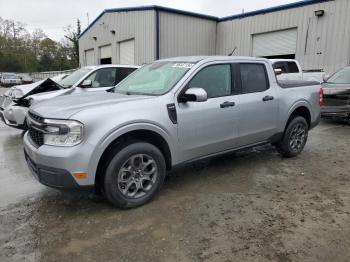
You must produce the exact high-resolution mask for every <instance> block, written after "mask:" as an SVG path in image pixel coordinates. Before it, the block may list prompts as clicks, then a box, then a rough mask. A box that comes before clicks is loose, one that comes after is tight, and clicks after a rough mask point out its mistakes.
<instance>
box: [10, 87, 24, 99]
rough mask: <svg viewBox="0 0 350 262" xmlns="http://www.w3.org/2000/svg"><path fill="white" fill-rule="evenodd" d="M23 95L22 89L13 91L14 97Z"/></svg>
mask: <svg viewBox="0 0 350 262" xmlns="http://www.w3.org/2000/svg"><path fill="white" fill-rule="evenodd" d="M22 96H23V91H22V90H20V89H15V90H13V92H12V97H14V98H21V97H22Z"/></svg>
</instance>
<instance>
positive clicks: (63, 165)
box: [23, 132, 95, 189]
mask: <svg viewBox="0 0 350 262" xmlns="http://www.w3.org/2000/svg"><path fill="white" fill-rule="evenodd" d="M23 144H24V154H25V158H26V161H27V164H28V167H29V169H30V171H31V172H32V174H33V175H34V177H35V178H36V179H37V180H38V181H39V182H40V183H42V184H44V185H46V186H49V187H53V188H59V189H86V188H90V187H92V186H93V185H94V183H95V174H90V173H91V172H90V173H89V171H88V170H89V162H90V161H89V160H90V156H89V155H88V152H92V149H91V148H90V145H88V144H86V145H85V146H84V145H78V146H75V147H55V146H47V145H43V146H40V147H38V148H37V147H35V146H34V144H33V142H32V141H31V138H30V137H29V135H28V132H27V133H26V134H25V135H24V138H23ZM79 146H80V147H79ZM76 172H84V173H87V174H88V177H87V178H86V179H83V180H77V179H75V178H74V176H73V174H74V173H76Z"/></svg>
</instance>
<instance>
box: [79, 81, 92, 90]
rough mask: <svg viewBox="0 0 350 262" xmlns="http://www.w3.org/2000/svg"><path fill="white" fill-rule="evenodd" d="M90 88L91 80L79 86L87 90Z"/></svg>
mask: <svg viewBox="0 0 350 262" xmlns="http://www.w3.org/2000/svg"><path fill="white" fill-rule="evenodd" d="M91 86H92V81H91V80H88V79H86V80H84V81H83V82H82V83H81V84H80V87H82V88H88V87H91Z"/></svg>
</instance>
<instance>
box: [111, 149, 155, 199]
mask: <svg viewBox="0 0 350 262" xmlns="http://www.w3.org/2000/svg"><path fill="white" fill-rule="evenodd" d="M157 176H158V169H157V165H156V162H155V161H154V159H153V158H152V157H150V156H148V155H146V154H137V155H133V156H131V157H130V158H129V159H128V160H127V161H126V162H125V163H124V164H123V165H122V168H121V169H120V170H119V173H118V181H117V183H118V189H119V191H120V192H121V193H122V194H123V195H124V196H125V197H127V198H134V199H135V198H140V197H143V196H145V195H146V194H148V193H149V192H150V191H151V189H152V188H153V186H154V184H155V182H156V179H157Z"/></svg>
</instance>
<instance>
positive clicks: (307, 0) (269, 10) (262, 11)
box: [218, 0, 334, 22]
mask: <svg viewBox="0 0 350 262" xmlns="http://www.w3.org/2000/svg"><path fill="white" fill-rule="evenodd" d="M330 1H334V0H304V1H299V2H295V3H290V4H285V5H279V6H274V7H270V8H265V9H260V10H256V11H252V12H247V13H243V14H239V15H232V16H226V17H223V18H219V20H218V22H224V21H229V20H234V19H240V18H244V17H248V16H254V15H261V14H266V13H272V12H277V11H281V10H287V9H291V8H297V7H302V6H306V5H312V4H318V3H323V2H330Z"/></svg>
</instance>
